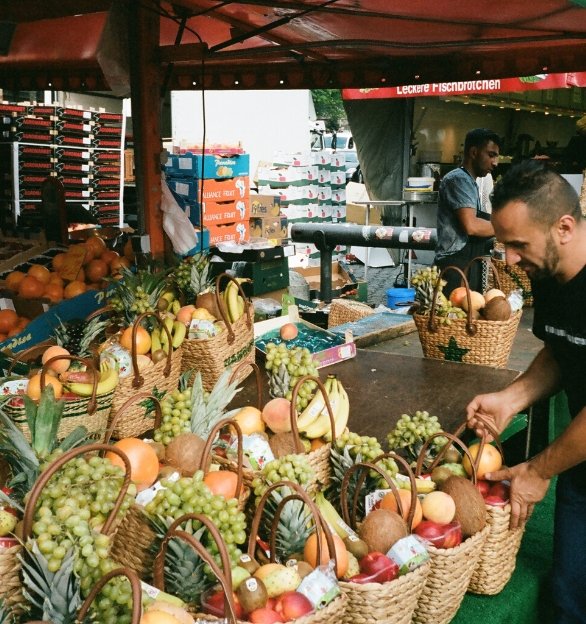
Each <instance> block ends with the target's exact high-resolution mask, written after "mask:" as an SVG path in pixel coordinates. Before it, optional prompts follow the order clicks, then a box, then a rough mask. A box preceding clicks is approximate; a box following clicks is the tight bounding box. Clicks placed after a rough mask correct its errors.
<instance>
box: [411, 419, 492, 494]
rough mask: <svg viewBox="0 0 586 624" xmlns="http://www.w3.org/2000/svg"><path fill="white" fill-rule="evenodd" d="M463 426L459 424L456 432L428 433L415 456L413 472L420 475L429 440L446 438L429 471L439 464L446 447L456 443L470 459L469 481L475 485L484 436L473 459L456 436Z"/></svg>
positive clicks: (466, 447) (446, 449)
mask: <svg viewBox="0 0 586 624" xmlns="http://www.w3.org/2000/svg"><path fill="white" fill-rule="evenodd" d="M464 428H465V425H463V426H460V427H459V428H458V430H457V432H456V434H453V433H448V432H447V431H438V432H436V433H434V434H433V435H430V436H429V438H427V440H426V441H425V442H424V443H423V446H422V447H421V450H420V451H419V456H418V457H417V465H416V467H415V474H416V475H417V476H419V475H421V471H422V470H423V461H424V459H425V453H426V451H427V449H428V448H429V446H430V444H431V442H432V441H433V440H434V439H435V438H448V440H449V441H448V442H447V443H446V444H445V445H444V446H443V447H442V448H441V450H440V451H439V452H438V454H437V455H436V456H435V458H434V459H433V461H432V462H431V465H430V466H429V468H428V470H429V471H430V472H431V471H432V470H433V469H434V468H435V467H436V466H437V465H438V464H439V462H440V461H441V460H442V458H443V456H444V455H445V454H446V453H447V451H448V448H450V446H452V444H456V445H457V446H459V447H460V448H461V449H462V451H463V452H464V453H465V454H466V456H467V457H468V459H469V460H470V465H471V466H472V479H471V481H472V483H474V484H475V485H476V482H477V481H478V476H477V474H478V466H479V464H480V456H481V455H482V449H483V448H484V444H485V440H484V438H481V440H480V448H479V449H478V454H477V455H476V459H474V458H473V457H472V454H471V453H470V450H469V449H468V446H466V444H464V442H462V440H460V438H459V437H458V435H460V433H461V432H462V431H463V430H464Z"/></svg>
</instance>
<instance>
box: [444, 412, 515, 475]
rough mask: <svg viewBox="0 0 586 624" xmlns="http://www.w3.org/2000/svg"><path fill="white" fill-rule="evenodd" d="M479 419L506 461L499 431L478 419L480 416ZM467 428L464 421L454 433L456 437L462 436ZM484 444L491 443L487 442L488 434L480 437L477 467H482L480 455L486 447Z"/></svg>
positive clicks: (480, 418)
mask: <svg viewBox="0 0 586 624" xmlns="http://www.w3.org/2000/svg"><path fill="white" fill-rule="evenodd" d="M477 418H478V420H481V421H482V424H483V427H484V429H485V430H486V431H487V432H488V433H489V434H490V435H491V436H492V438H493V441H494V445H495V446H496V448H497V450H498V452H499V453H500V454H501V457H502V459H503V461H504V459H505V451H504V449H503V445H502V443H501V437H500V435H499V433H498V431H497V430H496V429H495V428H494V427H493V426H492V425H491V424H490V423H489V422H487V421H486V420H485V419H484V418H482V417H478V416H477ZM467 428H468V425H467V422H466V421H464V422H463V423H462V424H461V425H460V426H459V427H458V429H457V430H456V431H454V435H455V436H457V437H459V436H461V435H462V434H463V433H464V431H466V430H467ZM483 442H484V444H488V443H489V442H488V441H487V439H486V433H484V434H483V435H482V436H481V437H480V443H481V446H480V448H479V449H478V455H477V456H476V460H475V463H477V467H478V465H480V455H481V452H482V446H484V444H483Z"/></svg>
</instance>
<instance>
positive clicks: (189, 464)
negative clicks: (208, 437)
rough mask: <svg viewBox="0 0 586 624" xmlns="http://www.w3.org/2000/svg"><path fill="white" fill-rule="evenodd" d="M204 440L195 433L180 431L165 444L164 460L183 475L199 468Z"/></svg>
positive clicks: (192, 472) (186, 475)
mask: <svg viewBox="0 0 586 624" xmlns="http://www.w3.org/2000/svg"><path fill="white" fill-rule="evenodd" d="M204 447H205V442H204V441H203V440H202V439H201V438H200V437H199V436H198V435H196V434H195V433H180V434H179V435H178V436H177V437H175V438H173V439H172V440H171V442H169V444H168V445H167V451H166V453H165V460H166V462H167V463H168V464H170V465H171V466H174V467H175V468H177V470H178V471H179V472H180V473H181V474H182V475H183V476H184V477H191V476H193V475H194V473H195V472H196V471H197V470H199V467H200V464H201V457H202V454H203V449H204Z"/></svg>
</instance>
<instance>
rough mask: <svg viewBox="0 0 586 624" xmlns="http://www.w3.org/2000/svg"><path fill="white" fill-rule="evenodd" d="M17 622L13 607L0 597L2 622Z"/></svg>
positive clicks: (9, 623) (8, 623)
mask: <svg viewBox="0 0 586 624" xmlns="http://www.w3.org/2000/svg"><path fill="white" fill-rule="evenodd" d="M15 622H16V619H15V617H14V615H13V614H12V609H11V608H10V607H9V606H8V605H7V604H6V603H5V602H4V600H2V598H0V624H15Z"/></svg>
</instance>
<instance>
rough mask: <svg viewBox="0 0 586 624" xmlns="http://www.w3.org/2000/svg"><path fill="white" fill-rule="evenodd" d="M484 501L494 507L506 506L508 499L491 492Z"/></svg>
mask: <svg viewBox="0 0 586 624" xmlns="http://www.w3.org/2000/svg"><path fill="white" fill-rule="evenodd" d="M484 502H485V503H486V504H487V505H491V506H492V507H504V506H505V505H506V504H507V502H508V501H505V500H503V499H502V498H501V497H500V496H492V495H491V494H489V495H488V496H487V497H486V498H485V499H484Z"/></svg>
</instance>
